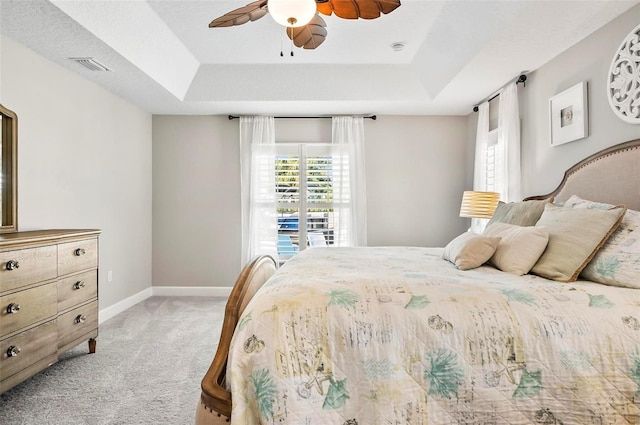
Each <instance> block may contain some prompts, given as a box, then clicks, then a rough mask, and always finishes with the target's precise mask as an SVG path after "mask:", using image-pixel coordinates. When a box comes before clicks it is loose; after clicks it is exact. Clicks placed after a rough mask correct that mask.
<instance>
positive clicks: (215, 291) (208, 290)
mask: <svg viewBox="0 0 640 425" xmlns="http://www.w3.org/2000/svg"><path fill="white" fill-rule="evenodd" d="M152 289H153V295H154V296H157V297H228V296H229V294H231V289H232V288H231V287H220V286H153V287H152Z"/></svg>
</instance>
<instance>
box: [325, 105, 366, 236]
mask: <svg viewBox="0 0 640 425" xmlns="http://www.w3.org/2000/svg"><path fill="white" fill-rule="evenodd" d="M331 125H332V132H331V143H332V159H333V208H334V210H333V211H334V223H333V225H334V235H333V237H334V245H336V246H366V245H367V205H366V202H367V198H366V182H365V177H366V173H365V163H364V162H365V161H364V118H362V117H333V118H332V120H331Z"/></svg>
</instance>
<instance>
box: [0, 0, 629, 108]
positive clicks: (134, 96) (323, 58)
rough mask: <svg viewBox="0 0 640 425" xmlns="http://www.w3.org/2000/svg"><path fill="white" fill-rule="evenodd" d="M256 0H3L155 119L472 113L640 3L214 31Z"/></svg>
mask: <svg viewBox="0 0 640 425" xmlns="http://www.w3.org/2000/svg"><path fill="white" fill-rule="evenodd" d="M250 2H251V0H126V1H118V0H51V1H45V0H35V1H30V0H0V33H2V34H3V35H4V36H8V37H10V38H12V39H14V40H16V41H17V42H19V43H21V44H23V45H25V46H27V47H29V48H31V49H32V50H34V51H36V52H37V53H39V54H41V55H43V56H44V57H46V58H48V59H50V60H51V61H53V62H55V63H58V64H60V65H61V66H63V67H65V68H68V69H70V70H72V71H73V72H76V73H77V74H79V75H81V76H83V77H85V78H87V79H89V80H92V81H95V82H96V83H97V84H99V85H101V86H103V87H105V88H106V89H108V90H110V91H112V92H114V93H116V94H118V95H120V96H122V97H123V98H125V99H127V100H129V101H131V102H132V103H134V104H137V105H139V106H140V107H142V108H143V109H145V110H147V111H149V112H151V113H154V114H275V115H298V116H299V115H331V114H370V113H375V114H407V115H414V114H439V115H450V114H453V115H466V114H468V113H470V111H471V108H472V106H473V105H474V104H475V103H477V102H479V101H480V100H482V99H483V98H485V97H486V96H488V95H489V94H491V93H492V92H494V91H495V90H497V89H498V88H499V87H500V86H502V85H503V84H505V83H506V82H508V81H509V80H511V79H512V78H514V77H516V76H517V75H518V74H519V73H520V72H521V71H528V70H535V69H537V68H539V67H540V66H542V65H543V64H545V63H546V62H547V61H549V60H550V59H552V58H553V57H555V56H556V55H558V54H559V53H561V52H562V51H564V50H566V49H567V48H569V47H570V46H572V45H573V44H575V43H577V42H578V41H580V40H581V39H583V38H585V37H586V36H588V35H589V34H591V33H592V32H594V31H595V30H597V29H598V28H600V27H602V26H603V25H605V24H606V23H607V22H609V21H611V20H612V19H614V18H615V17H617V16H619V15H620V14H622V13H624V12H625V11H626V10H628V9H629V8H631V7H633V6H634V5H636V4H638V3H640V0H607V1H594V0H586V1H580V0H573V1H554V0H497V1H496V0H493V1H491V0H489V1H477V0H475V1H474V0H467V1H462V0H448V1H425V0H402V5H401V6H400V7H399V8H398V9H396V10H395V11H393V12H392V13H390V14H388V15H383V16H382V17H380V18H379V19H376V20H371V21H365V20H355V21H353V20H344V19H340V18H338V17H335V16H329V17H326V16H324V15H323V18H324V20H325V21H326V23H327V31H328V36H327V39H326V41H325V42H324V44H322V45H321V46H319V47H318V48H317V49H315V50H302V49H298V48H295V47H294V48H293V49H294V56H293V57H291V56H290V55H289V52H290V50H291V46H290V42H289V40H288V38H287V37H286V36H285V35H284V28H283V27H281V26H279V25H278V24H276V23H275V21H273V19H271V17H270V16H268V15H267V16H265V17H263V18H262V19H260V20H258V21H255V22H249V23H247V24H244V25H241V26H237V27H230V28H208V24H209V22H210V21H211V20H212V19H214V18H216V17H218V16H220V15H222V14H224V13H226V12H228V11H230V10H232V9H235V8H238V7H241V6H244V5H245V4H248V3H250ZM396 42H402V43H404V44H405V46H406V47H405V49H404V50H402V51H400V52H395V51H393V49H392V48H391V44H393V43H396ZM281 49H283V50H284V56H282V57H281V56H280V52H281ZM71 57H93V58H95V59H97V60H98V61H99V62H101V63H103V64H105V65H106V66H107V67H109V68H110V69H112V71H111V72H95V71H89V70H86V69H84V68H83V67H81V66H80V65H78V64H76V63H75V62H73V61H71V60H69V58H71Z"/></svg>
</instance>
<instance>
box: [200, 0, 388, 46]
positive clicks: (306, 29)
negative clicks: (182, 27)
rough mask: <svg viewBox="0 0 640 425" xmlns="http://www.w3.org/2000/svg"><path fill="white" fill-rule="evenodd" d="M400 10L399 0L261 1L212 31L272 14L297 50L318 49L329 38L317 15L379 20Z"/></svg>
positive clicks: (215, 24)
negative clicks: (285, 30)
mask: <svg viewBox="0 0 640 425" xmlns="http://www.w3.org/2000/svg"><path fill="white" fill-rule="evenodd" d="M399 6H400V0H258V1H254V2H252V3H249V4H248V5H246V6H244V7H241V8H238V9H235V10H232V11H231V12H228V13H225V14H224V15H222V16H220V17H219V18H216V19H214V20H213V21H211V23H210V24H209V28H218V27H231V26H234V25H242V24H245V23H247V22H249V21H252V22H253V21H256V20H258V19H260V18H262V17H263V16H264V15H266V14H267V13H269V14H270V15H271V16H272V17H273V19H274V20H275V21H276V22H278V23H279V24H281V25H283V26H285V27H286V28H287V36H288V37H289V38H290V39H291V41H292V42H293V44H295V45H296V47H302V48H303V49H315V48H316V47H318V46H319V45H321V44H322V43H323V42H324V40H325V38H326V37H327V30H326V29H325V28H326V26H327V24H326V23H325V21H324V19H322V18H321V17H320V15H318V14H317V12H320V13H322V14H323V15H327V16H330V15H331V14H335V15H336V16H338V17H340V18H343V19H358V18H362V19H376V18H379V17H380V14H381V13H383V14H387V13H391V12H393V11H394V10H395V9H397V8H398V7H399ZM292 54H293V53H292Z"/></svg>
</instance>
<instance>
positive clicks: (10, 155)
mask: <svg viewBox="0 0 640 425" xmlns="http://www.w3.org/2000/svg"><path fill="white" fill-rule="evenodd" d="M0 115H2V129H1V131H2V144H1V146H0V149H2V168H1V169H0V172H1V173H2V187H0V190H1V191H2V217H1V218H2V221H0V233H10V232H16V231H18V116H17V115H16V113H15V112H13V111H11V110H9V109H7V108H5V107H4V106H2V105H0Z"/></svg>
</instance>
